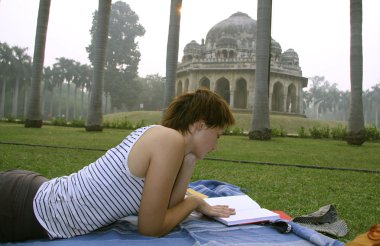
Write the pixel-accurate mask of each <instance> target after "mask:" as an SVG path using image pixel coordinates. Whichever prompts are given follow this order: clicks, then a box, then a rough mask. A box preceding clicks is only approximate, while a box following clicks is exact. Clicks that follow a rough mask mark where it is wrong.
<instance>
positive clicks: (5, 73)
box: [0, 43, 12, 118]
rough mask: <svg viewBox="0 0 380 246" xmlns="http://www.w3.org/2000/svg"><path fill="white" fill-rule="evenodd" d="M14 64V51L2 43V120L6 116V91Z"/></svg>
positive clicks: (0, 50) (0, 80)
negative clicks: (12, 64)
mask: <svg viewBox="0 0 380 246" xmlns="http://www.w3.org/2000/svg"><path fill="white" fill-rule="evenodd" d="M11 62H12V49H11V47H9V45H8V44H7V43H0V70H1V73H0V82H1V85H2V86H1V99H0V118H2V117H4V116H5V91H6V89H7V81H8V80H9V77H10V76H9V75H10V70H11Z"/></svg>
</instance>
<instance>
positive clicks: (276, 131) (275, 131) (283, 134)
mask: <svg viewBox="0 0 380 246" xmlns="http://www.w3.org/2000/svg"><path fill="white" fill-rule="evenodd" d="M287 134H288V133H287V132H286V130H285V129H284V128H283V127H282V126H280V129H277V128H275V127H273V128H272V137H286V135H287Z"/></svg>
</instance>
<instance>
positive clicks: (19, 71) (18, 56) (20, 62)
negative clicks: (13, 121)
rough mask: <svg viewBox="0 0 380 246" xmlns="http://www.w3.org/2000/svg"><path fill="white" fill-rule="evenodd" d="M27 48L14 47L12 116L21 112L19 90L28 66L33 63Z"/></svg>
mask: <svg viewBox="0 0 380 246" xmlns="http://www.w3.org/2000/svg"><path fill="white" fill-rule="evenodd" d="M26 50H27V48H20V47H17V46H14V47H12V54H13V56H12V63H11V64H12V66H11V67H12V69H13V71H12V72H13V73H14V78H15V82H16V83H15V84H14V91H13V92H14V93H13V103H12V116H13V117H16V118H17V117H18V116H19V115H18V113H19V110H18V109H19V91H20V87H21V86H23V83H24V82H25V76H26V70H27V68H26V67H27V66H28V65H30V63H31V59H32V58H31V57H30V56H29V55H28V54H27V53H26Z"/></svg>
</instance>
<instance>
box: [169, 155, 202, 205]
mask: <svg viewBox="0 0 380 246" xmlns="http://www.w3.org/2000/svg"><path fill="white" fill-rule="evenodd" d="M195 162H196V157H195V155H193V154H187V155H186V156H185V158H184V159H183V163H182V165H181V169H180V170H179V173H178V175H177V178H176V181H175V184H174V187H173V192H172V195H171V197H170V203H169V208H171V207H173V206H175V205H177V204H178V203H179V202H181V201H182V200H183V199H184V197H185V194H186V190H187V188H188V185H189V182H190V179H191V175H192V173H193V170H194V167H195Z"/></svg>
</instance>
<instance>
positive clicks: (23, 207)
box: [0, 170, 47, 242]
mask: <svg viewBox="0 0 380 246" xmlns="http://www.w3.org/2000/svg"><path fill="white" fill-rule="evenodd" d="M45 181H47V179H46V178H45V177H43V176H42V175H41V174H38V173H35V172H31V171H25V170H10V171H6V172H0V242H17V241H24V240H29V239H37V238H46V237H47V233H46V231H45V230H44V228H43V227H42V226H41V225H40V224H39V222H38V221H37V219H36V217H35V215H34V212H33V199H34V196H35V195H36V192H37V190H38V188H39V187H40V186H41V184H42V183H43V182H45Z"/></svg>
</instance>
